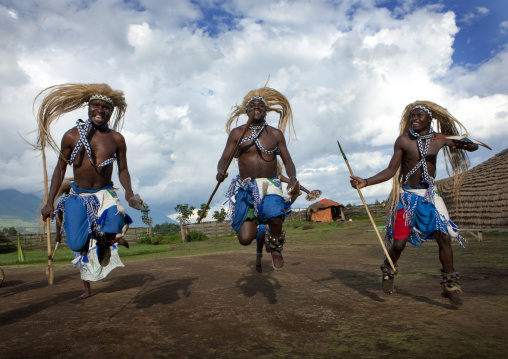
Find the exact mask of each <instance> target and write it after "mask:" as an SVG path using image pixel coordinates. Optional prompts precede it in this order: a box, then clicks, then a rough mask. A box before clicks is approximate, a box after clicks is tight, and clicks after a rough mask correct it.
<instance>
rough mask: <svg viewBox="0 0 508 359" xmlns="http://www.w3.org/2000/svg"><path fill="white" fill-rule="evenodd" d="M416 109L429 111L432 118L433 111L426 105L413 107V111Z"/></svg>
mask: <svg viewBox="0 0 508 359" xmlns="http://www.w3.org/2000/svg"><path fill="white" fill-rule="evenodd" d="M416 109H420V110H422V111H425V112H427V114H428V115H429V116H430V119H431V120H432V112H430V110H429V109H428V108H427V107H424V106H415V107H413V109H412V110H411V112H413V111H414V110H416Z"/></svg>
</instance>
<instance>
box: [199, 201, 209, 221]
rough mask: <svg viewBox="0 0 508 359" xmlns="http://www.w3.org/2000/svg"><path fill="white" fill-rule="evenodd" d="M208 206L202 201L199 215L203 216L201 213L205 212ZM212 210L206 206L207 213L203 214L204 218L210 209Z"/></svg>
mask: <svg viewBox="0 0 508 359" xmlns="http://www.w3.org/2000/svg"><path fill="white" fill-rule="evenodd" d="M205 207H206V203H201V209H198V217H199V218H201V213H203V210H204V209H205ZM209 210H210V207H207V208H206V211H205V214H203V218H206V216H207V215H208V211H209Z"/></svg>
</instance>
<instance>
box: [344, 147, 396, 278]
mask: <svg viewBox="0 0 508 359" xmlns="http://www.w3.org/2000/svg"><path fill="white" fill-rule="evenodd" d="M337 144H338V145H339V148H340V153H342V157H344V161H346V165H347V168H348V169H349V173H351V176H353V177H354V174H353V170H352V169H351V166H350V165H349V161H348V160H347V158H346V155H345V154H344V151H343V150H342V146H341V145H340V142H339V140H337ZM356 190H357V191H358V194H359V195H360V198H361V199H362V202H363V205H364V206H365V209H366V210H367V214H368V215H369V218H370V222H371V223H372V226H373V227H374V230H375V231H376V233H377V237H378V238H379V242H380V243H381V247H383V251H384V252H385V255H386V258H388V262H390V266H391V267H392V269H393V270H394V271H395V272H397V269H395V266H394V265H393V262H392V259H391V258H390V255H389V254H388V251H387V250H386V246H385V244H384V243H383V239H381V234H379V231H378V229H377V226H376V222H374V218H372V214H371V213H370V210H369V206H367V203H366V202H365V199H364V198H363V195H362V191H360V189H359V188H358V185H357V186H356Z"/></svg>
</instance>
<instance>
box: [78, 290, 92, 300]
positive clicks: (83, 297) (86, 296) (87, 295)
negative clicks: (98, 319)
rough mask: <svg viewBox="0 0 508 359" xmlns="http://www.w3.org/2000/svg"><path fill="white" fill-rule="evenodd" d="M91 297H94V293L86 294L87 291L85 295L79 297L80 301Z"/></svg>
mask: <svg viewBox="0 0 508 359" xmlns="http://www.w3.org/2000/svg"><path fill="white" fill-rule="evenodd" d="M91 296H92V292H86V291H85V292H84V293H83V294H81V295H80V296H79V299H86V298H88V297H91Z"/></svg>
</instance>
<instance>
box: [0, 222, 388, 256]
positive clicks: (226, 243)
mask: <svg viewBox="0 0 508 359" xmlns="http://www.w3.org/2000/svg"><path fill="white" fill-rule="evenodd" d="M383 221H384V219H383V218H382V217H380V218H376V223H377V224H378V225H382V224H383ZM368 223H370V221H369V219H368V218H359V219H355V222H354V224H346V223H341V222H334V223H313V224H312V225H313V226H315V227H314V228H313V229H312V231H302V226H304V225H306V224H307V225H308V224H309V222H300V221H291V222H286V223H285V224H284V230H285V231H286V232H287V234H288V235H289V236H290V237H291V241H292V242H293V241H294V243H299V242H302V241H309V240H312V239H317V238H320V237H322V234H323V233H326V232H334V231H348V230H352V229H355V228H358V227H359V226H363V225H365V224H368ZM238 248H239V247H238V242H237V240H236V237H235V235H234V233H231V234H229V235H227V236H223V237H215V238H209V239H208V240H206V241H199V242H189V243H178V242H177V243H171V244H159V245H150V244H135V243H132V245H131V246H130V248H129V249H125V248H123V247H122V248H121V249H120V250H121V257H122V259H126V257H127V260H130V259H151V258H160V257H173V258H174V257H184V256H193V255H202V254H212V253H220V252H227V251H231V250H238ZM23 254H24V257H25V259H24V261H23V262H18V252H17V247H16V246H11V247H10V251H4V250H2V251H0V266H27V265H36V264H47V262H48V254H47V251H46V250H26V251H23ZM73 258H74V255H73V254H72V251H71V250H70V249H69V247H67V246H66V245H62V246H61V247H59V248H58V250H57V253H56V255H55V259H54V264H55V265H57V264H58V263H65V264H68V263H69V261H72V259H73Z"/></svg>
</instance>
